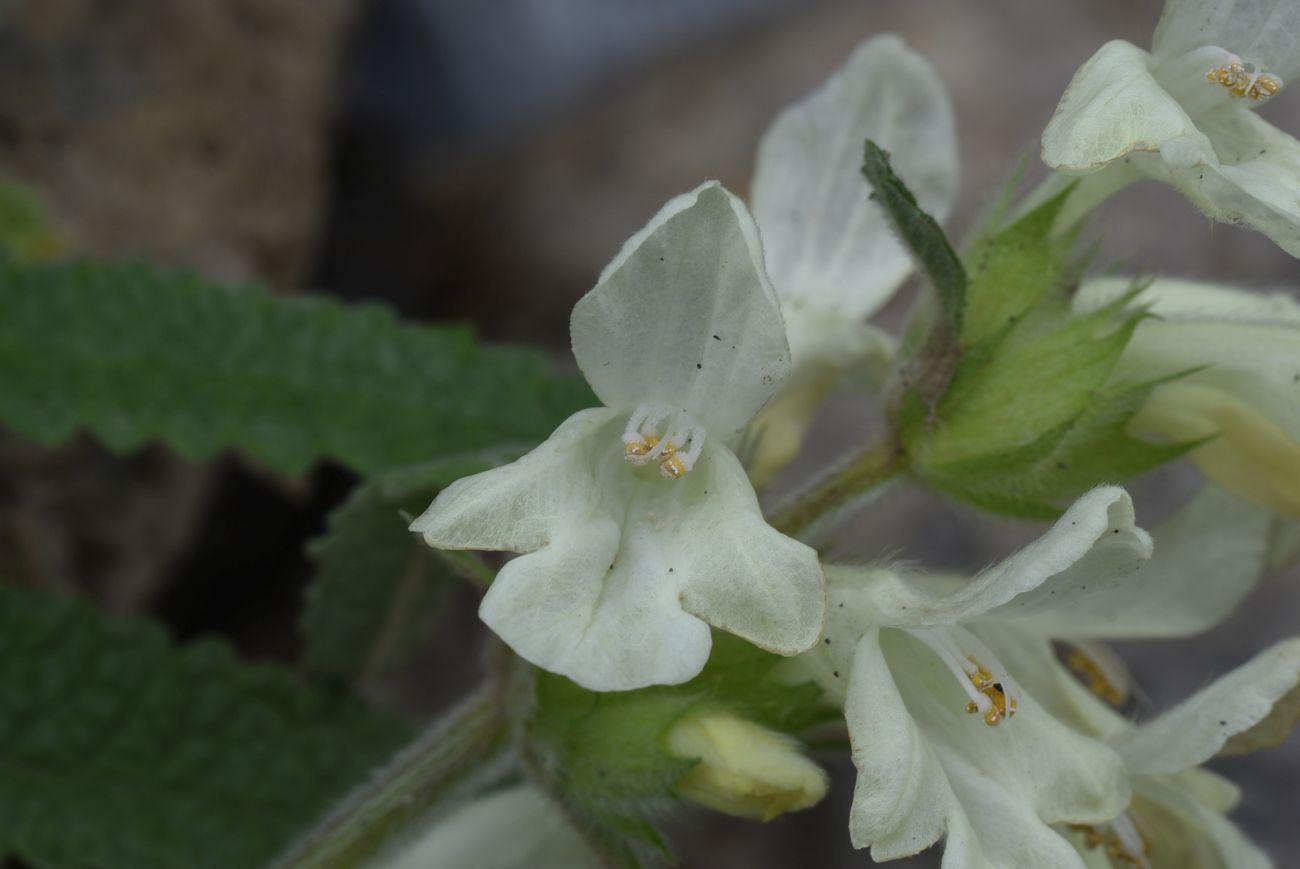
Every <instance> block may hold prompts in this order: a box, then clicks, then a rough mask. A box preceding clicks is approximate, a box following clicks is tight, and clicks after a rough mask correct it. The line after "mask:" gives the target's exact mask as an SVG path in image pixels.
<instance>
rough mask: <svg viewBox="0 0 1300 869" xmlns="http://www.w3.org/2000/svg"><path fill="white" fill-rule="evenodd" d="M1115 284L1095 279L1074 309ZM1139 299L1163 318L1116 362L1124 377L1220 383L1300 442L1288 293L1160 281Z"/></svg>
mask: <svg viewBox="0 0 1300 869" xmlns="http://www.w3.org/2000/svg"><path fill="white" fill-rule="evenodd" d="M1116 289H1117V282H1116V281H1105V280H1101V281H1090V282H1089V283H1088V284H1086V285H1085V287H1084V289H1083V290H1082V292H1081V294H1080V297H1079V298H1077V299H1076V300H1075V303H1074V305H1075V309H1076V310H1081V311H1087V310H1091V309H1093V308H1094V307H1096V306H1098V305H1100V304H1104V303H1105V300H1106V298H1107V297H1108V296H1110V294H1112V293H1114V292H1115V291H1116ZM1137 304H1150V305H1151V307H1152V309H1153V311H1154V312H1155V313H1157V314H1158V315H1159V317H1158V318H1150V319H1147V320H1144V321H1143V322H1142V323H1140V324H1138V328H1137V330H1136V331H1135V332H1134V333H1133V338H1132V339H1131V340H1130V341H1129V343H1128V346H1127V347H1125V348H1124V353H1123V355H1122V356H1121V357H1120V360H1119V363H1118V364H1117V365H1116V369H1115V377H1116V378H1117V379H1120V380H1128V381H1133V382H1145V381H1150V380H1156V379H1160V378H1164V377H1169V376H1171V375H1174V374H1180V373H1185V372H1191V373H1190V374H1185V375H1184V376H1183V377H1180V378H1179V379H1178V380H1177V381H1176V382H1175V383H1173V384H1170V385H1171V386H1185V385H1188V384H1192V385H1196V386H1207V387H1213V388H1215V389H1218V390H1220V391H1222V392H1224V393H1227V394H1228V395H1230V396H1232V397H1234V398H1235V399H1236V400H1237V401H1240V402H1242V403H1245V404H1248V405H1250V406H1251V407H1253V408H1255V409H1256V411H1258V412H1261V413H1263V414H1265V415H1266V416H1267V417H1268V418H1269V419H1271V420H1272V421H1273V423H1274V424H1275V425H1277V426H1278V427H1279V428H1281V429H1282V430H1283V431H1284V432H1285V433H1286V434H1287V436H1289V437H1290V438H1291V439H1292V440H1300V305H1297V304H1296V303H1295V302H1294V301H1293V300H1291V299H1289V298H1287V297H1286V296H1282V295H1274V296H1267V295H1261V294H1252V293H1247V292H1243V291H1238V290H1231V289H1226V288H1222V287H1214V286H1211V285H1208V284H1192V283H1187V282H1182V281H1156V282H1155V283H1154V284H1152V285H1151V286H1150V287H1149V288H1148V289H1147V290H1146V291H1145V292H1144V293H1143V294H1142V295H1141V296H1139V297H1138V300H1137ZM1197 368H1199V369H1201V370H1199V371H1192V369H1197Z"/></svg>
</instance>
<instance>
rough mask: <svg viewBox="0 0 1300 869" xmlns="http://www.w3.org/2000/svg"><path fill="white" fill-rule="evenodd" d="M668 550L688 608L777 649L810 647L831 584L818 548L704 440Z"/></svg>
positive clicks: (726, 453)
mask: <svg viewBox="0 0 1300 869" xmlns="http://www.w3.org/2000/svg"><path fill="white" fill-rule="evenodd" d="M675 483H676V484H678V485H679V487H680V484H685V486H686V487H689V488H683V491H682V492H681V493H680V494H681V498H680V500H678V501H677V502H676V503H677V505H678V506H677V508H676V509H675V514H676V515H675V516H674V518H673V520H672V521H673V523H674V528H675V529H677V530H675V531H674V532H672V533H670V534H666V535H665V549H666V551H667V552H668V553H669V555H668V557H669V559H670V564H672V565H673V571H674V575H675V576H679V577H680V580H679V582H680V589H681V591H680V601H681V606H682V607H683V608H684V609H685V610H686V611H687V612H689V613H693V614H694V615H696V616H699V617H700V618H702V619H704V620H705V621H707V622H708V623H709V624H711V625H713V626H715V627H718V628H721V629H722V630H724V631H727V632H728V633H732V634H736V635H737V636H739V637H743V638H744V639H746V640H749V641H750V642H751V643H754V644H755V645H757V646H761V647H762V648H764V649H767V650H768V651H769V652H775V653H777V654H779V655H793V654H796V653H798V652H802V651H804V650H805V649H808V648H810V647H812V646H813V645H814V644H815V643H816V642H817V638H818V636H820V634H821V630H822V617H823V613H824V611H825V590H824V585H823V580H822V570H821V565H820V564H819V563H818V560H817V553H816V552H814V551H813V550H812V549H810V548H809V547H807V546H805V545H804V544H802V543H800V542H798V541H797V540H794V539H792V538H790V537H786V536H785V535H783V534H781V533H779V532H778V531H776V530H775V529H774V528H772V527H771V526H770V525H768V524H767V522H766V521H764V519H763V515H762V513H761V512H760V510H759V507H758V499H757V498H755V497H754V490H753V488H752V487H751V486H750V484H749V479H748V478H747V477H746V476H745V471H744V468H742V467H741V465H740V462H739V461H738V460H737V459H736V457H735V456H734V455H733V454H732V453H731V451H730V450H728V449H727V448H725V447H721V446H716V445H714V446H706V447H705V454H704V459H703V460H702V461H701V462H700V465H699V466H698V467H697V468H696V470H695V471H692V472H691V474H689V475H688V477H687V478H686V479H683V480H678V481H675Z"/></svg>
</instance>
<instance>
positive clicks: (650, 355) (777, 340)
mask: <svg viewBox="0 0 1300 869" xmlns="http://www.w3.org/2000/svg"><path fill="white" fill-rule="evenodd" d="M569 331H570V336H571V337H572V339H573V355H574V356H575V357H576V358H577V360H578V366H579V367H580V368H581V369H582V373H583V374H584V375H586V377H587V381H588V382H589V383H590V384H591V387H592V389H594V390H595V392H596V395H597V396H599V398H600V400H601V401H602V402H604V403H605V405H606V406H608V407H612V408H618V409H621V410H627V411H630V410H631V409H633V408H635V407H637V406H638V405H642V404H646V405H652V406H656V407H661V408H665V409H667V410H670V411H672V412H677V411H685V412H686V413H688V414H690V416H691V417H693V418H694V419H695V420H696V421H698V422H699V423H700V424H702V425H703V426H704V427H705V428H706V429H707V430H708V433H709V435H710V436H711V437H714V438H721V439H724V440H726V439H728V438H730V437H731V436H732V435H734V434H736V433H737V432H738V431H739V430H740V429H742V428H743V427H744V426H745V424H746V423H747V422H749V420H750V418H751V417H752V416H753V415H754V414H755V413H757V412H758V409H759V408H760V407H762V406H763V403H764V402H765V401H767V400H768V398H770V397H771V396H772V394H773V393H775V392H776V391H777V389H778V388H779V387H780V386H781V383H782V382H783V381H784V380H785V378H786V377H787V376H788V375H789V372H790V349H789V346H788V344H787V343H786V337H785V324H784V321H783V320H782V318H781V309H780V305H779V304H778V302H777V299H776V294H775V292H774V291H773V289H772V286H771V284H770V283H769V282H768V279H767V274H766V272H765V271H764V266H763V250H762V246H761V244H760V243H759V238H758V228H757V227H756V226H755V225H754V221H753V218H752V217H750V215H749V211H748V209H747V208H746V207H745V204H744V203H743V202H741V201H740V200H739V199H737V198H736V197H735V196H733V195H732V194H730V193H728V192H727V191H726V190H725V189H724V188H723V187H722V185H720V184H718V183H717V182H713V181H711V182H708V183H706V184H703V185H701V186H699V187H697V188H696V189H695V190H693V191H691V192H690V193H686V194H683V195H681V196H678V197H676V198H675V199H672V200H670V201H669V202H668V204H666V205H665V206H664V207H663V208H662V209H660V211H659V213H658V214H656V215H655V216H654V218H652V219H651V221H650V222H649V223H648V224H647V225H646V226H645V227H644V228H643V229H642V230H641V231H639V232H638V233H637V234H636V235H634V236H632V238H630V239H628V241H627V242H626V243H625V244H624V246H623V249H622V251H621V252H620V253H619V254H618V256H616V257H615V258H614V260H613V261H612V262H611V263H610V264H609V265H608V266H606V267H605V270H604V272H603V273H602V274H601V276H600V281H599V282H598V283H597V284H596V287H595V288H594V289H593V290H591V292H589V293H587V295H585V296H583V297H582V298H581V299H580V300H579V301H578V304H577V305H575V306H574V308H573V315H572V317H571V319H570V323H569Z"/></svg>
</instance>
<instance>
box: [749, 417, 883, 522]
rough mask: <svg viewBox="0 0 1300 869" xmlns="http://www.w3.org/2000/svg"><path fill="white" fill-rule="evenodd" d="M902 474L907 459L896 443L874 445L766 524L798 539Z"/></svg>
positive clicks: (781, 510) (808, 489)
mask: <svg viewBox="0 0 1300 869" xmlns="http://www.w3.org/2000/svg"><path fill="white" fill-rule="evenodd" d="M905 470H907V455H906V454H905V453H904V452H903V450H902V448H901V447H900V446H899V445H898V444H897V443H896V442H894V441H893V440H889V441H886V442H884V443H880V444H876V445H874V446H871V447H868V448H867V449H865V450H864V451H862V452H861V453H858V454H857V455H855V456H852V457H851V458H850V459H849V460H848V461H847V462H846V463H844V464H842V465H840V466H839V467H838V468H835V469H833V470H832V471H830V473H828V474H827V475H826V476H824V477H822V478H821V479H820V480H818V481H816V482H815V483H813V485H812V486H811V487H809V488H807V489H805V490H804V491H802V492H800V493H798V494H797V495H796V496H795V497H794V498H793V499H792V500H791V501H790V502H788V503H787V504H785V505H783V506H782V507H780V508H779V509H778V510H776V512H775V513H774V514H773V516H772V517H771V519H769V520H768V521H769V522H771V524H772V527H774V528H776V530H778V531H780V532H781V533H782V534H787V535H789V536H791V537H798V536H800V535H801V534H802V533H804V532H806V531H808V530H810V529H811V528H812V526H813V525H814V524H816V523H818V522H820V521H822V520H824V519H826V518H827V517H829V516H831V515H832V514H835V513H839V512H840V511H841V510H843V509H844V508H846V507H848V506H850V505H851V504H852V503H853V502H854V501H856V500H858V499H859V498H861V497H862V496H864V495H866V494H868V493H869V492H871V491H872V490H873V489H875V488H877V487H878V486H880V485H882V484H884V483H886V482H888V481H889V480H891V479H892V478H894V477H896V476H897V475H899V474H900V473H902V472H903V471H905Z"/></svg>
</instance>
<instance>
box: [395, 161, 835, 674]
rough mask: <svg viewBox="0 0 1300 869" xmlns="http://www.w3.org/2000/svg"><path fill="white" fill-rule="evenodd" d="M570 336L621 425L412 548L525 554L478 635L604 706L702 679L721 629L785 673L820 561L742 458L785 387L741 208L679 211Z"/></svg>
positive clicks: (446, 509)
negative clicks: (489, 636)
mask: <svg viewBox="0 0 1300 869" xmlns="http://www.w3.org/2000/svg"><path fill="white" fill-rule="evenodd" d="M571 331H572V336H573V350H574V355H575V356H576V357H577V360H578V365H579V366H580V367H581V368H582V371H583V373H584V374H585V375H586V376H587V380H588V382H589V383H590V384H591V386H592V388H593V389H594V390H595V392H596V394H597V396H599V397H600V399H601V400H602V401H603V402H605V404H606V407H605V408H600V409H594V410H585V411H581V412H579V413H577V414H575V415H574V416H572V417H570V418H569V419H568V420H567V421H566V422H565V423H563V424H562V425H561V426H560V427H559V428H558V429H557V430H556V431H555V433H554V434H552V435H551V437H550V438H549V439H548V440H547V441H546V442H545V443H543V444H542V445H541V446H539V447H538V448H537V449H535V450H534V451H532V452H531V453H529V454H528V455H526V456H524V457H523V458H521V459H519V460H518V461H517V462H514V463H513V464H511V465H508V466H506V467H504V468H499V469H496V470H492V471H488V472H486V473H483V474H478V475H476V476H473V477H469V478H466V479H464V480H460V481H458V482H457V483H455V484H453V485H452V486H451V487H449V488H448V489H447V490H446V491H444V492H443V493H442V494H441V495H440V496H439V497H438V498H437V499H436V500H435V501H434V503H433V504H432V505H431V506H430V507H429V509H428V510H427V511H426V512H425V514H424V515H423V516H421V517H420V518H419V519H417V520H416V521H415V523H414V524H413V525H412V526H411V527H412V530H415V531H418V532H420V533H421V534H423V535H424V538H425V540H426V541H427V542H428V543H429V544H430V545H431V546H437V547H443V548H453V549H503V550H510V551H515V552H521V553H526V554H525V555H524V557H522V558H517V559H515V560H514V561H511V562H510V563H509V564H507V565H506V567H505V568H504V569H503V570H502V571H501V572H500V574H498V576H497V578H496V580H495V582H493V584H492V587H491V588H490V589H489V591H488V593H487V596H486V597H485V598H484V599H483V604H482V606H481V608H480V610H479V613H480V615H481V616H482V618H483V620H484V621H485V622H486V623H487V624H488V625H489V626H490V627H491V628H492V629H493V630H494V631H496V632H497V633H498V634H499V635H500V636H501V638H502V639H504V640H505V641H506V642H507V643H509V644H510V646H511V647H512V648H513V649H514V650H515V651H516V652H518V653H519V654H520V655H522V656H523V657H524V658H526V659H528V660H529V661H531V662H533V663H535V664H537V665H538V666H541V667H544V668H546V669H548V670H551V671H553V672H556V673H561V674H563V675H566V676H568V677H570V678H572V679H573V680H574V681H576V682H578V683H579V684H581V685H583V686H585V687H588V688H592V689H595V690H623V689H629V688H638V687H641V686H645V685H654V684H674V683H678V682H684V681H686V680H688V679H690V678H691V677H693V676H695V675H696V674H697V673H699V672H700V669H701V668H702V667H703V666H704V662H705V661H706V660H707V659H708V655H709V648H710V645H711V639H710V636H709V625H715V626H717V627H719V628H722V629H723V630H726V631H730V632H731V633H734V634H737V635H739V636H741V637H744V638H745V639H748V640H750V641H751V642H754V643H756V644H758V645H759V646H762V647H763V648H765V649H768V650H770V651H773V652H777V653H780V654H785V655H791V654H795V653H797V652H799V651H802V650H804V649H806V648H808V647H809V646H811V645H812V644H813V643H815V642H816V640H817V636H818V634H819V633H820V631H821V622H822V607H823V591H822V577H821V568H820V566H819V565H818V563H817V556H816V554H815V553H814V552H813V551H812V550H811V549H809V548H808V547H807V546H804V545H803V544H801V543H798V542H796V541H794V540H791V539H790V538H788V537H784V536H783V535H781V534H779V533H777V532H776V531H774V530H773V529H772V528H771V527H770V526H768V525H767V523H766V522H764V521H763V517H762V515H761V513H760V512H759V509H758V502H757V500H756V499H755V497H754V492H753V489H752V488H751V487H750V484H749V481H748V479H747V478H746V476H745V472H744V470H743V468H742V467H741V465H740V462H739V461H738V460H737V458H736V456H735V455H734V454H733V453H732V451H731V448H730V446H729V444H731V443H733V442H734V440H735V438H736V437H737V436H738V435H739V434H740V432H741V430H742V429H743V428H744V426H745V425H746V423H748V422H749V419H750V418H751V417H752V416H753V415H754V413H755V412H757V411H758V409H759V407H761V406H762V404H763V402H765V401H766V400H767V399H768V398H769V397H771V395H772V394H773V393H775V392H776V390H777V389H779V388H780V385H781V383H782V382H783V381H784V380H785V378H786V376H787V375H788V373H789V370H790V361H789V358H790V353H789V349H788V346H787V344H786V340H785V328H784V324H783V322H782V320H781V312H780V309H779V306H778V303H777V300H776V296H775V294H774V293H773V291H772V288H771V285H770V284H769V283H768V281H767V277H766V275H765V273H764V271H763V260H762V251H761V248H760V246H759V241H758V231H757V228H756V227H755V226H754V223H753V221H752V219H751V218H750V216H749V213H748V211H747V210H746V209H745V206H744V204H743V203H742V202H740V200H738V199H736V198H735V197H734V196H732V195H731V194H730V193H728V192H727V191H726V190H724V189H723V188H722V187H721V186H720V185H718V184H716V183H708V184H705V185H702V186H701V187H699V188H697V189H696V190H694V191H693V192H691V193H688V194H685V195H683V196H679V197H677V198H676V199H673V200H672V201H670V202H669V203H668V204H667V205H665V206H664V208H663V209H662V210H661V211H660V212H659V214H658V215H656V216H655V217H654V219H653V220H651V221H650V223H649V224H648V225H647V226H646V227H645V228H644V229H643V230H641V231H640V232H639V233H637V234H636V235H635V236H633V237H632V238H631V239H630V240H629V241H628V242H627V244H626V245H625V246H624V248H623V250H622V252H621V253H620V254H619V255H618V256H617V257H616V258H615V259H614V261H613V262H612V263H610V264H609V266H608V267H606V269H605V271H604V272H603V273H602V275H601V278H600V282H599V283H598V284H597V285H596V288H595V289H593V290H592V291H591V292H590V293H588V294H587V295H586V296H584V297H583V298H582V300H580V301H579V302H578V304H577V306H576V307H575V308H574V310H573V318H572V323H571ZM625 459H626V460H631V461H630V462H629V461H626V460H625ZM653 465H658V467H657V468H656V467H653Z"/></svg>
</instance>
